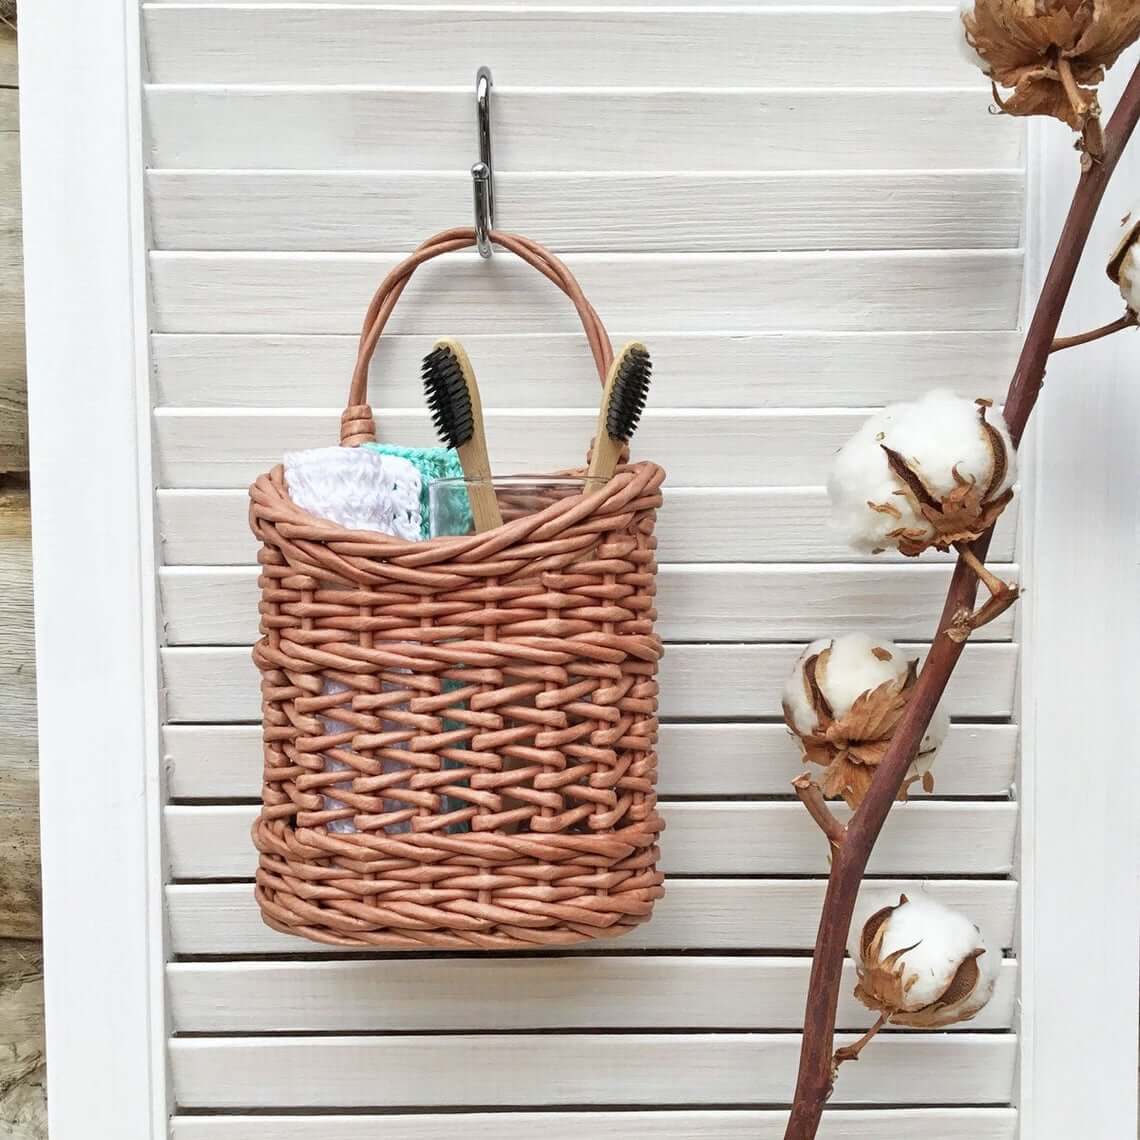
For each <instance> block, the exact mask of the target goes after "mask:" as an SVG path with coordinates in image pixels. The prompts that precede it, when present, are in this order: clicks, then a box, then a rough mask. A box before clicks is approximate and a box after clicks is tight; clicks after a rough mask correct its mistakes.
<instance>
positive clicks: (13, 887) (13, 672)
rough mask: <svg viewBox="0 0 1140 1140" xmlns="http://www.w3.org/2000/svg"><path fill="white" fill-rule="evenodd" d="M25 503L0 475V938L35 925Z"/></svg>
mask: <svg viewBox="0 0 1140 1140" xmlns="http://www.w3.org/2000/svg"><path fill="white" fill-rule="evenodd" d="M29 505H30V504H29V496H28V491H27V489H26V487H25V486H22V485H21V484H20V483H19V482H17V483H15V485H14V486H13V484H12V483H11V482H9V484H8V486H7V487H6V486H5V485H4V484H3V483H2V482H0V708H2V709H3V715H2V716H0V938H38V937H39V932H40V858H39V850H40V848H39V810H38V793H37V785H38V777H37V771H36V667H35V637H34V629H33V621H32V548H31V521H30V516H29ZM0 1103H2V1101H0ZM0 1119H2V1117H0Z"/></svg>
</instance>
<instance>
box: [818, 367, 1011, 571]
mask: <svg viewBox="0 0 1140 1140" xmlns="http://www.w3.org/2000/svg"><path fill="white" fill-rule="evenodd" d="M1016 468H1017V454H1016V452H1015V450H1014V447H1013V442H1012V440H1011V439H1010V436H1009V431H1008V430H1007V428H1006V426H1005V421H1004V420H1003V419H1002V417H1001V416H1000V415H999V414H997V413H996V412H995V411H994V410H993V408H992V407H991V406H990V402H989V401H988V400H969V399H966V398H965V397H962V396H957V395H955V394H954V393H953V392H949V391H946V390H945V389H936V390H935V391H933V392H928V393H927V394H926V395H925V396H924V397H923V398H922V399H920V400H913V401H907V402H904V403H898V404H892V405H890V406H889V407H887V408H884V409H883V410H882V411H881V412H878V413H877V414H876V415H874V416H872V417H871V418H870V419H869V420H867V421H866V422H865V423H864V424H863V426H862V427H861V428H860V429H859V431H857V432H856V433H855V435H854V436H852V437H851V439H850V440H848V441H847V443H845V444H844V445H843V447H841V448H840V449H839V452H838V454H837V455H836V457H835V460H834V462H833V464H832V470H831V477H830V478H829V480H828V484H827V489H828V494H829V495H830V497H831V506H832V522H833V524H834V526H835V527H836V529H837V530H839V531H840V532H841V533H842V534H843V536H844V538H845V539H846V540H847V542H848V543H850V544H851V545H852V546H853V547H854V548H855V549H856V550H860V551H863V552H865V553H871V554H879V553H881V552H882V551H883V550H886V549H888V548H891V547H894V548H895V549H896V550H898V551H900V552H901V553H902V554H905V555H908V556H915V555H918V554H921V553H922V552H923V551H924V550H927V549H929V548H930V547H934V548H935V549H937V550H948V549H950V547H951V546H953V545H954V544H955V543H959V542H973V541H974V540H975V539H977V538H978V537H980V536H981V535H982V534H984V533H985V532H986V531H987V530H989V528H990V527H991V526H993V524H994V522H995V521H996V520H997V517H998V516H999V515H1000V514H1001V512H1002V511H1003V510H1004V509H1005V508H1006V506H1007V505H1008V504H1009V502H1010V501H1011V499H1012V498H1013V484H1014V481H1015V478H1016V473H1017V472H1016Z"/></svg>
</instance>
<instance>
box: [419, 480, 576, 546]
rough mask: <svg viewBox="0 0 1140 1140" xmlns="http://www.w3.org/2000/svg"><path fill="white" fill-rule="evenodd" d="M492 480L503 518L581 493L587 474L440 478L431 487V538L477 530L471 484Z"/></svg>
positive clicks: (533, 511)
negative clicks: (472, 506) (580, 475)
mask: <svg viewBox="0 0 1140 1140" xmlns="http://www.w3.org/2000/svg"><path fill="white" fill-rule="evenodd" d="M488 483H489V484H490V485H491V487H493V488H494V492H495V499H496V500H497V502H498V504H499V511H500V513H501V514H502V516H503V522H513V521H514V520H515V519H519V518H524V517H525V516H527V515H534V514H538V512H539V511H544V510H546V509H547V507H550V506H553V505H554V504H555V503H557V502H561V501H562V500H563V499H569V498H572V497H573V496H575V495H581V494H582V493H583V491H584V490H585V489H586V480H585V479H584V478H580V477H575V476H572V475H566V476H563V475H497V476H495V477H493V478H491V479H437V480H436V481H435V482H434V483H432V484H431V486H430V487H429V488H428V502H429V511H430V515H431V536H432V538H443V537H445V536H447V535H468V534H474V533H475V522H474V519H473V518H472V516H471V500H470V496H469V493H468V488H469V487H472V486H475V485H481V486H485V485H486V484H488Z"/></svg>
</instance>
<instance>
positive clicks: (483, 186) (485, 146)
mask: <svg viewBox="0 0 1140 1140" xmlns="http://www.w3.org/2000/svg"><path fill="white" fill-rule="evenodd" d="M493 86H494V82H493V80H492V79H491V69H490V68H489V67H481V68H479V70H478V71H477V72H476V73H475V113H476V117H477V121H478V131H479V161H478V162H477V163H475V165H474V166H473V167H471V182H472V185H473V188H474V193H475V246H476V248H477V249H478V250H479V256H480V257H490V256H491V230H492V229H494V228H495V163H494V158H493V157H492V151H491V88H492V87H493Z"/></svg>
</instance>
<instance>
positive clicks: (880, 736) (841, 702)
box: [783, 633, 949, 807]
mask: <svg viewBox="0 0 1140 1140" xmlns="http://www.w3.org/2000/svg"><path fill="white" fill-rule="evenodd" d="M916 667H917V662H916V661H915V660H913V659H908V658H907V656H906V655H905V654H904V653H903V652H902V650H901V649H899V647H898V646H897V645H895V644H894V642H892V641H890V640H888V639H887V638H883V637H872V636H870V635H869V634H865V633H850V634H846V635H844V636H843V637H837V638H824V639H821V640H819V641H813V642H812V643H811V644H810V645H809V646H808V647H807V648H806V649H805V650H804V652H803V653H802V654H801V655H800V658H799V660H798V661H797V662H796V664H795V666H794V667H793V669H792V673H791V676H790V677H789V678H788V681H787V683H786V684H785V686H784V693H783V707H784V720H785V722H786V723H787V725H788V727H789V728H790V729H791V730H792V732H793V733H794V734H795V735H796V736H797V737H798V738H799V741H800V745H801V747H802V749H803V758H804V760H805V762H806V763H809V764H819V765H821V766H823V767H824V768H826V772H825V773H824V776H823V779H822V781H821V787H822V789H823V792H824V794H825V795H828V796H842V797H843V798H844V799H845V800H846V801H847V803H848V804H849V805H851V806H852V807H858V805H859V804H860V803H861V802H862V799H863V797H864V795H866V792H867V789H868V788H869V787H870V784H871V780H872V778H873V776H874V771H875V769H876V768H877V767H878V765H879V763H880V762H881V760H882V758H883V756H884V755H885V754H886V752H887V749H888V748H889V746H890V742H891V738H892V736H893V734H894V731H895V728H896V726H897V724H898V722H899V720H900V718H901V717H902V714H903V712H904V710H905V708H906V705H907V702H908V701H909V699H910V694H911V691H912V689H913V686H914V681H915V678H916V676H917V672H916ZM948 728H949V719H948V718H947V716H946V714H945V712H943V711H942V709H941V708H939V709H938V710H936V712H935V715H934V718H933V719H932V720H931V723H930V726H929V728H928V729H927V732H926V735H925V736H924V738H923V741H922V745H921V747H920V750H919V755H918V757H917V758H916V759H915V761H914V763H913V764H912V765H911V767H910V769H909V771H908V773H907V780H906V783H905V784H904V786H903V787H902V789H900V792H899V798H900V799H906V797H907V788H908V786H909V784H911V783H914V782H915V781H916V780H919V779H921V778H922V777H923V776H924V775H925V774H926V773H928V772H929V771H930V769H931V767H932V766H933V764H934V759H935V757H936V755H937V753H938V749H939V747H940V746H941V744H942V742H943V740H944V739H945V738H946V732H947V729H948Z"/></svg>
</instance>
